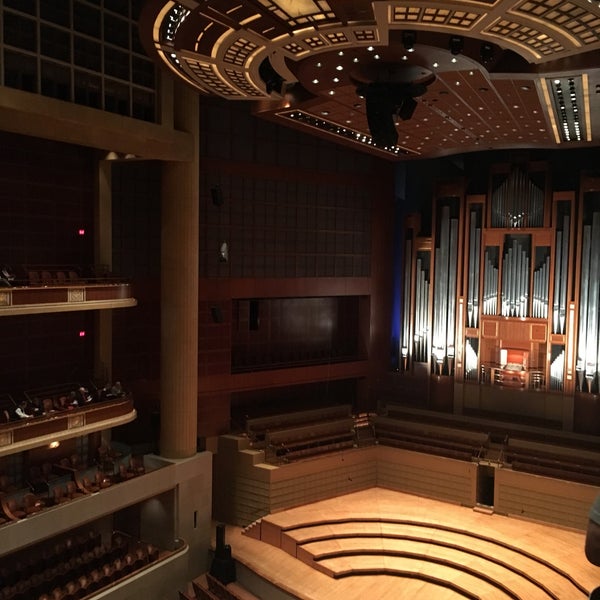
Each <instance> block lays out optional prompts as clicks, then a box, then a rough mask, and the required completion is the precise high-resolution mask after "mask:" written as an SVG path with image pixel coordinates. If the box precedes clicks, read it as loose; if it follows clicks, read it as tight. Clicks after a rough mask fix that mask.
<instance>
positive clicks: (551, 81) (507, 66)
mask: <svg viewBox="0 0 600 600" xmlns="http://www.w3.org/2000/svg"><path fill="white" fill-rule="evenodd" d="M140 33H141V37H142V39H143V41H144V44H145V46H146V48H147V49H148V51H149V52H150V53H151V54H152V55H154V56H155V57H156V60H157V61H158V62H159V63H160V64H162V65H163V66H164V67H165V68H167V69H169V70H170V72H171V73H172V74H173V75H175V76H177V77H179V78H181V79H183V80H184V81H186V82H187V83H188V84H189V85H191V86H193V87H195V88H196V89H197V90H198V91H199V92H200V93H203V94H212V95H217V96H221V97H223V98H226V99H236V100H244V99H245V100H249V101H254V102H255V104H256V114H258V115H260V116H262V117H264V118H268V119H272V120H275V121H278V122H281V123H284V124H286V125H289V126H290V127H295V128H298V129H301V130H304V131H307V132H309V133H311V134H312V135H318V136H323V137H326V138H329V139H332V140H335V141H337V142H339V143H341V144H346V145H351V146H354V147H356V148H359V149H362V150H364V151H367V152H371V153H375V154H378V155H380V156H382V157H386V158H388V159H390V160H407V159H413V158H425V157H435V156H443V155H448V154H453V153H462V152H470V151H475V150H479V149H484V148H485V149H490V148H556V147H581V146H590V145H597V144H598V143H599V140H600V129H599V125H598V124H597V121H598V119H599V117H600V69H599V67H600V0H593V1H590V0H571V1H564V0H462V1H461V0H448V1H436V2H432V1H429V2H421V1H418V0H412V1H401V0H397V1H375V2H370V1H368V0H244V1H241V0H240V1H238V2H231V0H204V1H199V0H180V2H174V1H169V0H148V2H147V6H146V8H145V10H144V12H143V15H142V19H141V22H140Z"/></svg>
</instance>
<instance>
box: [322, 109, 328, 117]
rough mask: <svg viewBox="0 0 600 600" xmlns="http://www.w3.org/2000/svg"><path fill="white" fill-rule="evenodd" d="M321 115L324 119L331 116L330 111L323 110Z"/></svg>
mask: <svg viewBox="0 0 600 600" xmlns="http://www.w3.org/2000/svg"><path fill="white" fill-rule="evenodd" d="M321 114H322V115H323V116H324V117H326V116H327V115H328V114H329V111H328V110H322V111H321Z"/></svg>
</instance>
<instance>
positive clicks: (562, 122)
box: [548, 77, 585, 142]
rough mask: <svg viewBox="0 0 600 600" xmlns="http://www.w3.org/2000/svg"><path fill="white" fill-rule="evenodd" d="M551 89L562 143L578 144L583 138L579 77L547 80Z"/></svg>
mask: <svg viewBox="0 0 600 600" xmlns="http://www.w3.org/2000/svg"><path fill="white" fill-rule="evenodd" d="M548 84H549V85H550V87H551V89H552V99H553V101H554V112H555V114H556V118H557V125H558V129H559V132H560V137H561V139H562V141H563V142H580V141H582V140H583V139H584V138H585V135H584V129H585V122H584V117H583V110H582V105H583V102H582V101H580V98H583V96H582V93H581V91H582V90H581V78H580V77H559V78H555V79H552V80H551V81H550V80H548Z"/></svg>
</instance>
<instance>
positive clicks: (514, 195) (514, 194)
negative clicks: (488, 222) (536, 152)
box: [491, 167, 545, 229]
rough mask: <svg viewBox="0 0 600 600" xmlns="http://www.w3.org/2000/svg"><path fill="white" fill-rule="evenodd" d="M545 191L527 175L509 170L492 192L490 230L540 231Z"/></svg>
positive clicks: (516, 169)
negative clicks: (523, 228)
mask: <svg viewBox="0 0 600 600" xmlns="http://www.w3.org/2000/svg"><path fill="white" fill-rule="evenodd" d="M544 198H545V191H544V190H543V189H542V188H541V187H539V186H538V185H536V184H535V183H534V182H533V181H531V178H530V177H529V175H528V174H527V173H525V172H524V171H523V170H522V169H520V168H518V167H517V168H513V169H512V170H511V172H510V174H509V175H508V177H506V179H505V180H504V181H503V182H502V183H501V184H500V185H499V186H498V187H497V188H496V189H495V190H494V191H493V192H492V198H491V200H492V213H491V215H492V227H501V228H507V229H509V228H510V229H515V228H521V227H541V226H542V225H543V218H544Z"/></svg>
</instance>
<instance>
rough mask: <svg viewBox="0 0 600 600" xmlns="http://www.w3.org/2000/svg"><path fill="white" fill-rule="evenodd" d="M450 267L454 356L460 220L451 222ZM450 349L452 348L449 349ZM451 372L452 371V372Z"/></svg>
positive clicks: (448, 337) (449, 330)
mask: <svg viewBox="0 0 600 600" xmlns="http://www.w3.org/2000/svg"><path fill="white" fill-rule="evenodd" d="M448 262H449V269H448V313H447V314H448V326H447V328H446V353H447V355H448V356H450V353H452V356H454V338H455V329H456V323H455V321H456V267H457V264H458V221H457V220H456V219H452V220H451V222H450V256H449V261H448ZM449 349H451V350H450V351H449ZM450 374H451V373H450Z"/></svg>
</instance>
